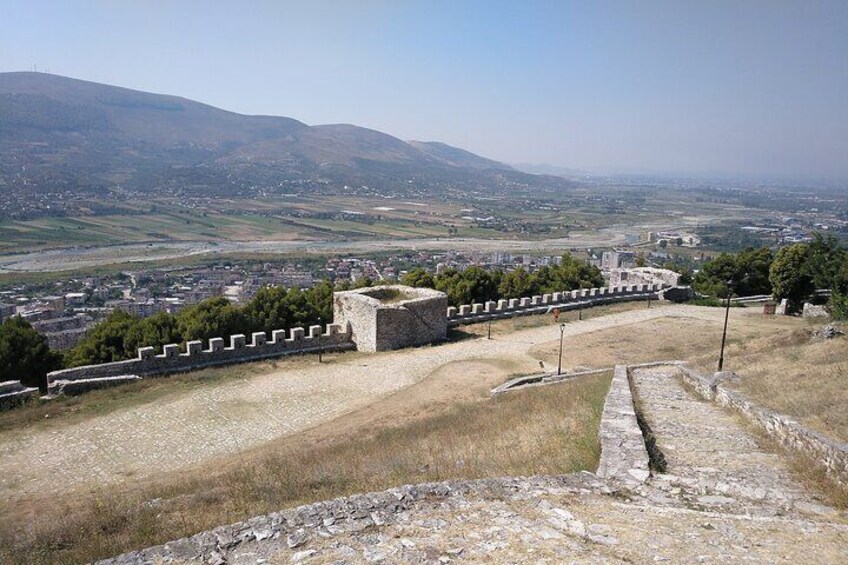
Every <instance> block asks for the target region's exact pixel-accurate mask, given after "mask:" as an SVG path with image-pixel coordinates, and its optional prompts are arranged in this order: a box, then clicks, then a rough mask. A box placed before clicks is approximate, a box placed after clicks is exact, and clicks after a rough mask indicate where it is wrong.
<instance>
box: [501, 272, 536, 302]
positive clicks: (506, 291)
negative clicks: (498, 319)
mask: <svg viewBox="0 0 848 565" xmlns="http://www.w3.org/2000/svg"><path fill="white" fill-rule="evenodd" d="M538 292H539V290H538V283H537V280H536V277H533V276H532V275H530V273H528V272H527V271H525V270H524V268H523V267H519V268H518V269H515V270H514V271H510V272H508V273H505V274H504V275H503V276H502V277H501V282H500V284H499V285H498V294H499V296H500V297H501V298H521V297H523V296H532V295H533V294H537V293H538Z"/></svg>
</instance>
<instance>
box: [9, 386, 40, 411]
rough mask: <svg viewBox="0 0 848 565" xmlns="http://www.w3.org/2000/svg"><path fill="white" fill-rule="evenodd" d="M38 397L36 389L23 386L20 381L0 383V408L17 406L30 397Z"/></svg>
mask: <svg viewBox="0 0 848 565" xmlns="http://www.w3.org/2000/svg"><path fill="white" fill-rule="evenodd" d="M37 397H38V389H37V388H35V387H28V386H24V385H23V384H22V383H21V381H4V382H2V383H0V410H2V409H5V408H11V407H13V406H17V405H18V404H21V403H23V402H26V401H27V400H29V399H31V398H37Z"/></svg>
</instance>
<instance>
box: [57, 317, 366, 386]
mask: <svg viewBox="0 0 848 565" xmlns="http://www.w3.org/2000/svg"><path fill="white" fill-rule="evenodd" d="M342 330H343V329H342V328H341V327H339V326H338V325H335V324H331V325H328V326H326V328H325V330H324V333H322V334H321V335H320V337H319V335H318V334H319V333H320V332H321V327H320V326H313V327H312V328H310V333H309V335H306V333H305V332H304V329H303V328H292V329H291V331H290V332H289V337H288V338H286V337H285V334H286V332H285V331H284V330H275V331H274V332H272V339H271V340H270V341H268V340H267V336H266V335H265V334H264V333H262V332H258V333H254V334H253V335H251V339H250V341H249V342H248V340H247V338H246V337H245V336H244V335H241V334H239V335H233V336H230V339H229V344H226V345H225V343H224V340H223V339H222V338H212V339H210V340H209V347H208V348H205V349H204V348H203V347H202V345H203V344H202V342H200V341H190V342H188V343H186V351H185V352H184V353H183V352H181V351H180V346H179V345H177V344H169V345H166V346H164V347H163V348H162V349H163V351H162V353H161V354H159V355H156V352H155V349H154V348H153V347H142V348H140V349H139V350H138V358H136V359H130V360H127V361H117V362H114V363H102V364H100V365H87V366H84V367H74V368H71V369H63V370H61V371H53V372H52V373H49V374H48V375H47V382H48V387H49V388H50V389H56V388H57V387H59V384H60V383H62V382H64V381H78V380H91V379H102V378H106V377H119V376H126V375H138V376H141V377H144V376H153V375H168V374H172V373H180V372H185V371H192V370H195V369H202V368H204V367H212V366H215V365H227V364H231V363H243V362H246V361H256V360H260V359H267V358H272V357H280V356H283V355H291V354H295V353H307V352H312V351H318V349H319V347H320V348H321V349H323V350H327V351H331V350H333V351H338V350H344V349H352V348H353V347H354V344H353V341H352V340H351V334H350V332H348V331H342Z"/></svg>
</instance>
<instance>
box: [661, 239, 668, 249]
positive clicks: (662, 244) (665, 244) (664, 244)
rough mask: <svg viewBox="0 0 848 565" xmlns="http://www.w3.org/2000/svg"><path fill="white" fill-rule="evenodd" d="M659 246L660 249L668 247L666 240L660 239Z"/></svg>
mask: <svg viewBox="0 0 848 565" xmlns="http://www.w3.org/2000/svg"><path fill="white" fill-rule="evenodd" d="M659 246H660V248H661V249H665V248H666V247H668V240H667V239H661V240H660V242H659Z"/></svg>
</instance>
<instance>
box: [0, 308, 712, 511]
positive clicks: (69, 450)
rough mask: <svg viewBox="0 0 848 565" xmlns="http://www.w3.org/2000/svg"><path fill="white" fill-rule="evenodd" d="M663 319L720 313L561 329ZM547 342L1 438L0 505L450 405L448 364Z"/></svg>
mask: <svg viewBox="0 0 848 565" xmlns="http://www.w3.org/2000/svg"><path fill="white" fill-rule="evenodd" d="M666 316H677V317H695V318H699V319H704V320H710V321H718V320H719V318H720V316H721V312H720V311H719V310H718V309H710V308H697V307H685V306H668V307H663V308H652V309H650V310H635V311H630V312H625V313H620V314H614V315H609V316H604V317H599V318H593V319H590V320H587V321H583V322H580V323H572V324H569V325H567V326H566V327H565V336H566V337H567V338H568V337H573V336H577V335H581V334H585V333H589V332H594V331H597V330H601V329H605V328H610V327H613V326H621V325H626V324H635V323H639V322H644V321H646V320H651V319H655V318H659V317H666ZM557 334H558V332H557V331H556V328H555V327H551V326H545V327H539V328H531V329H527V330H522V331H517V332H515V333H512V334H509V335H504V336H497V339H493V340H491V341H489V340H486V339H468V340H463V341H458V342H453V343H448V344H444V345H439V346H433V347H422V348H418V349H413V350H404V351H398V352H391V353H382V354H375V355H372V356H362V355H357V356H351V357H350V358H349V359H347V360H345V358H344V357H342V358H341V359H342V360H341V361H340V362H338V363H335V364H332V365H329V364H327V365H320V366H319V365H314V366H306V367H297V368H294V369H288V370H283V371H277V372H270V373H266V374H260V375H257V376H256V377H251V378H248V379H238V380H225V381H218V382H215V383H212V384H209V385H202V384H198V386H197V388H196V389H193V390H192V391H191V392H189V393H186V394H181V395H178V396H176V397H165V398H162V399H159V400H157V401H156V402H155V403H150V404H145V405H141V406H135V407H132V408H128V409H126V410H122V411H117V412H113V413H109V414H105V415H102V416H97V417H92V418H90V419H87V420H83V421H79V422H74V423H72V424H69V425H67V426H58V425H56V426H51V427H48V428H45V429H26V430H23V431H20V432H18V431H15V432H6V433H4V434H2V435H0V500H4V501H10V500H14V499H16V498H19V497H24V496H28V495H41V494H49V493H51V492H58V491H65V490H67V489H69V488H75V487H84V486H86V485H89V484H98V485H104V484H115V483H119V482H122V481H125V480H128V479H129V480H141V479H144V478H145V477H148V476H153V475H156V474H160V473H163V472H168V471H174V470H177V469H180V468H183V467H185V466H190V465H196V464H198V463H202V462H208V461H209V460H212V459H216V458H221V457H224V456H230V455H234V454H236V453H241V452H244V451H245V450H250V449H252V448H256V447H257V446H261V445H262V444H265V443H267V442H269V441H272V440H274V439H277V438H280V437H284V436H288V435H291V434H295V433H297V432H302V431H304V430H307V429H310V428H314V427H315V426H318V425H320V424H323V423H326V422H329V421H331V420H334V419H336V418H338V417H339V416H342V415H344V414H349V413H351V412H353V411H356V410H358V409H361V408H363V407H365V406H369V405H371V404H373V403H375V402H376V401H378V400H380V399H385V398H387V397H389V396H390V395H392V394H394V393H396V392H397V391H399V390H401V389H405V388H407V387H410V386H411V385H414V384H416V383H420V382H421V381H422V380H424V379H425V378H427V377H428V376H431V375H433V376H434V377H436V378H433V379H432V380H431V381H430V380H429V379H428V381H429V382H430V383H432V384H433V385H434V386H422V387H420V389H418V394H420V396H418V397H413V398H412V399H411V400H410V399H407V400H406V401H405V404H404V408H405V409H409V408H410V407H411V406H412V405H413V404H414V402H415V401H416V400H421V401H422V402H425V401H434V399H435V400H436V401H438V399H439V398H441V399H443V400H444V401H449V400H450V394H451V392H450V391H451V387H454V386H457V384H459V385H460V386H461V383H455V382H453V381H451V380H450V379H448V378H447V377H446V375H447V376H449V375H450V373H451V372H452V369H451V364H453V363H459V364H458V365H456V366H455V368H456V369H457V371H458V372H460V373H464V372H466V371H465V370H466V369H468V367H467V366H464V365H463V364H462V363H463V362H468V361H486V360H494V363H495V364H499V366H500V367H501V368H502V370H503V371H508V372H512V373H528V372H533V371H535V370H538V361H537V359H536V358H534V357H533V356H532V355H531V354H530V353H529V352H530V350H531V349H532V348H533V347H534V346H537V345H539V344H543V343H546V342H550V341H554V340H556V338H557V337H558V335H557ZM487 362H488V363H491V362H492V361H487ZM477 369H479V366H478V367H477ZM440 370H441V371H442V372H440ZM475 370H476V369H475ZM445 371H447V373H445ZM507 374H508V373H507ZM375 408H376V410H377V411H376V412H374V413H373V414H369V415H368V418H378V417H380V416H385V417H392V414H397V412H396V411H395V410H396V409H397V408H398V407H397V406H393V405H392V404H391V403H387V404H386V405H385V406H382V407H381V406H380V405H377V407H375Z"/></svg>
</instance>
